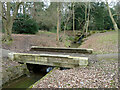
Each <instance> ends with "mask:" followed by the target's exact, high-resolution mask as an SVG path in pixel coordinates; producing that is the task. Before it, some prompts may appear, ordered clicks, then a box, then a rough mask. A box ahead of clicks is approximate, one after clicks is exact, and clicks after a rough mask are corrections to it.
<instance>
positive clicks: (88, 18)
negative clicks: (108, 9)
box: [86, 2, 90, 37]
mask: <svg viewBox="0 0 120 90" xmlns="http://www.w3.org/2000/svg"><path fill="white" fill-rule="evenodd" d="M89 18H90V2H89V9H88V20H87V26H86V37H87V34H88V26H89Z"/></svg>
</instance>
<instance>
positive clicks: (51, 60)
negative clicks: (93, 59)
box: [9, 53, 88, 68]
mask: <svg viewBox="0 0 120 90" xmlns="http://www.w3.org/2000/svg"><path fill="white" fill-rule="evenodd" d="M9 58H10V59H12V60H14V61H17V62H22V63H31V64H40V65H50V66H59V67H70V68H72V67H76V66H87V65H88V58H87V57H73V56H69V55H52V54H28V53H9Z"/></svg>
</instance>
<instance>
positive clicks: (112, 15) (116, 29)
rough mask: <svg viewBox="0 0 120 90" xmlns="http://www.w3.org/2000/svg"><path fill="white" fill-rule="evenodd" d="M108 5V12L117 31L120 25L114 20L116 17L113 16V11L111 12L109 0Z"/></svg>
mask: <svg viewBox="0 0 120 90" xmlns="http://www.w3.org/2000/svg"><path fill="white" fill-rule="evenodd" d="M106 5H107V8H108V12H109V15H110V18H111V20H112V23H113V26H114V29H115V31H118V26H117V24H116V22H115V20H114V18H113V15H112V13H111V10H110V7H109V5H108V2H107V0H106Z"/></svg>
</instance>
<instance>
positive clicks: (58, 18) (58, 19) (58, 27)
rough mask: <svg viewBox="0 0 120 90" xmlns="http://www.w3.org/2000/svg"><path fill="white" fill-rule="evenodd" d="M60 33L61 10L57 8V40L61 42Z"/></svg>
mask: <svg viewBox="0 0 120 90" xmlns="http://www.w3.org/2000/svg"><path fill="white" fill-rule="evenodd" d="M59 31H60V9H59V6H58V7H57V37H56V40H57V41H58V42H59Z"/></svg>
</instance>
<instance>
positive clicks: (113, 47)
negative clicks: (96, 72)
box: [79, 31, 118, 54]
mask: <svg viewBox="0 0 120 90" xmlns="http://www.w3.org/2000/svg"><path fill="white" fill-rule="evenodd" d="M79 48H92V49H93V50H94V53H103V54H104V53H117V52H118V32H116V31H110V32H105V33H96V34H93V35H91V36H90V37H88V38H86V40H85V41H84V42H83V43H82V45H81V46H79Z"/></svg>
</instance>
